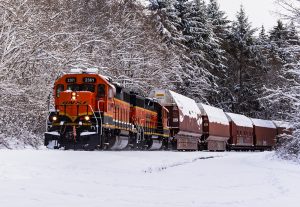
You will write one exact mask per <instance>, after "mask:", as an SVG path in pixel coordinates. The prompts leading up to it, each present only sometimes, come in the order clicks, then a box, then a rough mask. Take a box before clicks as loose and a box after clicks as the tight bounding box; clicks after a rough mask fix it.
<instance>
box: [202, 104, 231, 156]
mask: <svg viewBox="0 0 300 207" xmlns="http://www.w3.org/2000/svg"><path fill="white" fill-rule="evenodd" d="M197 105H198V107H199V109H200V110H201V114H202V120H203V121H202V131H203V133H202V140H205V142H207V149H208V150H210V151H225V150H226V143H227V140H228V139H229V136H230V132H229V121H228V119H227V117H226V114H225V113H224V111H223V110H222V109H220V108H216V107H213V106H209V105H206V104H203V103H198V104H197Z"/></svg>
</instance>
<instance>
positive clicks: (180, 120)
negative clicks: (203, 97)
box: [150, 89, 202, 150]
mask: <svg viewBox="0 0 300 207" xmlns="http://www.w3.org/2000/svg"><path fill="white" fill-rule="evenodd" d="M150 97H151V98H155V99H156V100H157V101H158V102H159V103H160V104H161V105H163V106H164V107H166V108H167V109H168V111H169V119H168V122H169V128H170V139H171V140H170V141H171V143H172V147H173V149H178V150H197V149H198V145H199V140H200V137H201V135H202V130H201V121H202V120H201V111H200V109H199V108H198V106H197V104H196V102H195V101H194V100H193V99H190V98H188V97H186V96H183V95H181V94H178V93H175V92H174V91H171V90H159V89H157V90H153V91H151V92H150Z"/></svg>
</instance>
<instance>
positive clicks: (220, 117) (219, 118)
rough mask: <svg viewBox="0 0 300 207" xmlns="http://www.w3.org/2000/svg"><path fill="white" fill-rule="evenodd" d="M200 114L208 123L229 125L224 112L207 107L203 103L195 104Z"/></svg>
mask: <svg viewBox="0 0 300 207" xmlns="http://www.w3.org/2000/svg"><path fill="white" fill-rule="evenodd" d="M197 105H198V106H199V108H200V110H201V113H202V114H205V115H207V117H208V120H209V122H215V123H220V124H223V125H229V121H228V119H227V117H226V114H225V113H224V111H223V110H222V109H220V108H217V107H213V106H209V105H206V104H203V103H198V104H197Z"/></svg>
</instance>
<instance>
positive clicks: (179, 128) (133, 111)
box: [45, 69, 286, 151]
mask: <svg viewBox="0 0 300 207" xmlns="http://www.w3.org/2000/svg"><path fill="white" fill-rule="evenodd" d="M53 98H54V103H53V110H49V116H48V119H47V131H46V132H45V145H46V146H47V147H48V148H56V149H58V148H63V149H75V150H76V149H80V150H94V149H110V150H124V149H140V150H144V149H148V150H159V149H174V150H187V151H190V150H203V149H206V150H210V151H225V150H226V149H227V150H265V149H272V148H274V146H275V144H276V142H275V140H276V135H277V134H278V133H283V132H284V131H286V130H284V129H282V126H280V127H281V128H280V127H276V126H275V125H274V124H273V123H272V121H269V120H260V119H251V118H248V117H246V116H244V115H239V114H233V113H227V112H224V111H223V110H222V109H219V108H216V107H213V106H209V105H206V104H202V103H196V102H195V101H194V100H193V99H191V98H188V97H186V96H183V95H181V94H178V93H175V92H173V91H170V90H165V89H155V90H152V91H151V92H150V95H149V98H145V97H142V96H140V95H138V94H136V93H133V92H129V91H127V90H126V89H125V88H123V87H121V86H120V85H119V84H117V83H114V82H112V81H111V79H109V78H107V77H105V76H102V75H100V74H98V71H97V70H95V69H87V70H85V71H83V70H80V69H73V70H71V72H70V73H68V74H65V75H63V76H61V77H60V78H58V79H57V80H56V81H55V84H54V92H53ZM279 129H280V130H279Z"/></svg>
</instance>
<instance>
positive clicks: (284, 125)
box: [273, 120, 292, 135]
mask: <svg viewBox="0 0 300 207" xmlns="http://www.w3.org/2000/svg"><path fill="white" fill-rule="evenodd" d="M273 123H274V124H275V126H276V128H277V135H281V134H289V135H291V134H292V127H291V126H290V124H289V123H288V122H285V121H274V120H273Z"/></svg>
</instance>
